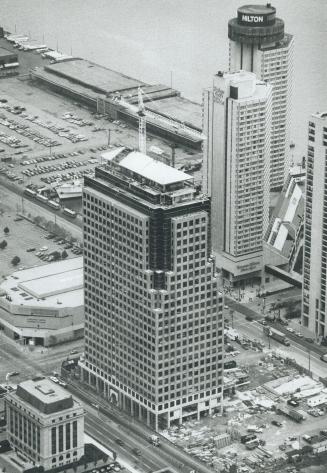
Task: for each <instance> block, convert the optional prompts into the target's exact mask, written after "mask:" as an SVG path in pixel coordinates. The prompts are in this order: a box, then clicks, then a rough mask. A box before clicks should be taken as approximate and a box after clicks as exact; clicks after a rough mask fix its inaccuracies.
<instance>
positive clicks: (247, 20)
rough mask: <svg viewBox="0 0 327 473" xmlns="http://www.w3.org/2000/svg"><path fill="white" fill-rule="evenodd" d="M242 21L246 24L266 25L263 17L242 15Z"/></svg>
mask: <svg viewBox="0 0 327 473" xmlns="http://www.w3.org/2000/svg"><path fill="white" fill-rule="evenodd" d="M242 21H243V22H244V23H264V18H263V16H262V15H260V16H258V15H242Z"/></svg>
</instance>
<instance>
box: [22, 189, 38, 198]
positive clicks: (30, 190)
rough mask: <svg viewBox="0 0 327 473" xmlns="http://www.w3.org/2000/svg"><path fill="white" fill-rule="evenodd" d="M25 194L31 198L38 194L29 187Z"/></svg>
mask: <svg viewBox="0 0 327 473" xmlns="http://www.w3.org/2000/svg"><path fill="white" fill-rule="evenodd" d="M24 194H26V195H28V196H30V197H36V192H35V191H32V189H29V188H28V187H26V189H25V190H24Z"/></svg>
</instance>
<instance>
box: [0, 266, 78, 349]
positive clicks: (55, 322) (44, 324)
mask: <svg viewBox="0 0 327 473" xmlns="http://www.w3.org/2000/svg"><path fill="white" fill-rule="evenodd" d="M0 327H1V328H2V329H3V330H4V332H5V333H6V335H8V336H10V338H13V339H14V340H21V341H22V343H24V344H28V343H30V344H32V345H35V344H37V345H43V346H50V345H56V344H57V343H61V342H64V341H68V340H74V339H76V338H80V337H82V336H83V333H84V297H83V258H81V257H80V258H72V259H70V260H65V261H59V262H55V263H50V264H46V265H42V266H37V267H33V268H29V269H25V270H21V271H15V272H14V273H13V274H12V275H11V276H7V277H6V279H5V281H4V282H2V283H1V285H0Z"/></svg>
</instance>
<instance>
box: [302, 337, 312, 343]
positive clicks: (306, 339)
mask: <svg viewBox="0 0 327 473" xmlns="http://www.w3.org/2000/svg"><path fill="white" fill-rule="evenodd" d="M303 340H305V341H306V342H308V343H314V339H313V338H310V337H304V339H303Z"/></svg>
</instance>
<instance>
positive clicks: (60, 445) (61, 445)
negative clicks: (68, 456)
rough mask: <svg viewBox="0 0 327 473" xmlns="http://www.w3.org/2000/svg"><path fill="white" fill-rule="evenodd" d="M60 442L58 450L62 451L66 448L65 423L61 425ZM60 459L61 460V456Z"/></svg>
mask: <svg viewBox="0 0 327 473" xmlns="http://www.w3.org/2000/svg"><path fill="white" fill-rule="evenodd" d="M58 444H59V447H58V451H59V452H62V451H63V449H64V426H63V425H59V439H58ZM59 460H60V458H59Z"/></svg>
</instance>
